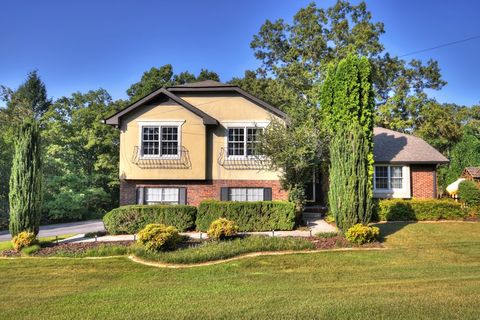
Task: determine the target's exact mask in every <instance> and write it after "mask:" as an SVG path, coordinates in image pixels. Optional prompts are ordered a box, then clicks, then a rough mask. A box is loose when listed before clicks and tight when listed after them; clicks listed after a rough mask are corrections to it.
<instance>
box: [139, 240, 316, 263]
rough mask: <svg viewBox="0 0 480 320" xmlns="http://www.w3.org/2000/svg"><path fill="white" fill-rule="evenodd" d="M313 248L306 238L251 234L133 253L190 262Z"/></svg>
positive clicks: (140, 249)
mask: <svg viewBox="0 0 480 320" xmlns="http://www.w3.org/2000/svg"><path fill="white" fill-rule="evenodd" d="M311 249H315V247H314V245H313V243H311V242H309V241H308V240H305V239H298V238H280V237H266V236H250V237H246V238H237V239H233V240H228V241H205V242H204V243H203V244H202V245H200V246H199V247H193V248H187V249H182V250H176V251H170V252H149V251H146V250H144V249H142V248H137V249H136V250H135V249H134V250H135V251H134V252H133V253H134V255H136V256H138V257H141V258H144V259H147V260H154V261H161V262H166V263H184V264H189V263H201V262H206V261H215V260H222V259H228V258H232V257H235V256H239V255H242V254H247V253H251V252H262V251H285V250H311Z"/></svg>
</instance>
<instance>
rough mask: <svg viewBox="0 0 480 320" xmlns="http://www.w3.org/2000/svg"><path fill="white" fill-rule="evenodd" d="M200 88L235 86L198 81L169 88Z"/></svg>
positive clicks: (211, 81)
mask: <svg viewBox="0 0 480 320" xmlns="http://www.w3.org/2000/svg"><path fill="white" fill-rule="evenodd" d="M200 87H203V88H207V87H208V88H212V87H234V85H231V84H225V83H221V82H218V81H215V80H204V81H198V82H190V83H184V84H179V85H176V86H170V87H169V88H200Z"/></svg>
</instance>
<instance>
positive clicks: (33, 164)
mask: <svg viewBox="0 0 480 320" xmlns="http://www.w3.org/2000/svg"><path fill="white" fill-rule="evenodd" d="M42 185H43V173H42V156H41V146H40V132H39V127H38V124H37V121H36V120H34V119H33V118H27V119H25V121H24V122H23V124H22V125H21V127H20V128H19V130H18V132H17V139H16V142H15V153H14V156H13V164H12V172H11V175H10V193H9V203H10V233H11V234H12V236H15V235H17V234H18V233H20V232H22V231H29V232H32V233H34V234H35V235H36V234H38V229H39V226H40V217H41V210H42V198H43V189H42Z"/></svg>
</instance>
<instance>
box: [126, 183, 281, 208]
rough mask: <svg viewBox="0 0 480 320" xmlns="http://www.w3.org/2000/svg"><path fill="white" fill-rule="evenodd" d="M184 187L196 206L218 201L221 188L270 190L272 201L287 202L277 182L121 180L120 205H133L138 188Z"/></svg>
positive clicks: (188, 199) (191, 203)
mask: <svg viewBox="0 0 480 320" xmlns="http://www.w3.org/2000/svg"><path fill="white" fill-rule="evenodd" d="M167 186H168V187H185V188H187V204H189V205H194V206H197V205H199V204H200V202H202V201H203V200H207V199H216V200H220V188H222V187H230V188H235V187H239V188H240V187H258V188H272V199H273V200H287V199H288V193H287V192H286V191H285V190H283V189H282V188H281V185H280V181H278V180H210V181H195V180H181V181H174V180H153V181H149V180H123V181H121V182H120V205H121V206H123V205H127V204H134V203H135V201H136V188H138V187H167Z"/></svg>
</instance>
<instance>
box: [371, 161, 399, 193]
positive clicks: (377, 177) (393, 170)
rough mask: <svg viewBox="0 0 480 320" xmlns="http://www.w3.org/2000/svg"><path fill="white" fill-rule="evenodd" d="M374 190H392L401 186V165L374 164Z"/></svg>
mask: <svg viewBox="0 0 480 320" xmlns="http://www.w3.org/2000/svg"><path fill="white" fill-rule="evenodd" d="M373 181H374V189H375V190H392V189H402V188H403V167H402V166H386V165H385V166H380V165H379V166H375V172H374V179H373Z"/></svg>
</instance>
